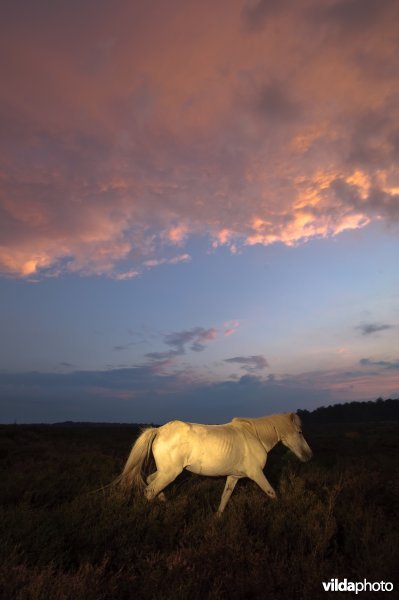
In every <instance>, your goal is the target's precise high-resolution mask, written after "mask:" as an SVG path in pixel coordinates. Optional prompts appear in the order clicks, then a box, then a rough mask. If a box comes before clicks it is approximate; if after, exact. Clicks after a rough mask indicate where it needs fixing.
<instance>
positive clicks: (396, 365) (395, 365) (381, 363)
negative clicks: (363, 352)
mask: <svg viewBox="0 0 399 600" xmlns="http://www.w3.org/2000/svg"><path fill="white" fill-rule="evenodd" d="M359 364H361V365H362V367H383V368H384V369H388V370H394V371H396V370H399V360H395V361H388V360H371V359H370V358H362V359H360V361H359Z"/></svg>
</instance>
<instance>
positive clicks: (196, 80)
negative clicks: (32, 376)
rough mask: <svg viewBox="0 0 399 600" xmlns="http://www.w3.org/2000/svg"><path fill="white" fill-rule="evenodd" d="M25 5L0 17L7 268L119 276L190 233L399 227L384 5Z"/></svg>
mask: <svg viewBox="0 0 399 600" xmlns="http://www.w3.org/2000/svg"><path fill="white" fill-rule="evenodd" d="M172 4H173V3H172ZM34 5H35V9H34V10H33V9H26V11H25V12H24V13H21V12H20V11H18V10H17V9H16V8H13V7H12V6H11V5H9V7H8V8H7V10H6V11H5V12H4V14H3V15H2V16H3V18H2V22H1V24H0V39H1V45H2V52H3V54H4V55H6V56H8V57H9V58H8V61H7V65H5V67H4V72H3V74H2V79H3V86H2V99H1V102H0V126H1V129H2V136H1V140H0V272H1V273H2V274H4V275H8V276H12V277H24V278H27V279H32V278H37V277H54V276H60V275H62V274H63V273H65V272H68V273H79V274H81V275H104V276H108V277H113V278H115V279H117V280H121V281H123V280H128V279H132V278H134V277H137V276H139V274H140V273H142V272H143V271H144V270H145V269H147V268H153V267H157V266H159V265H162V264H177V263H179V262H185V261H188V260H189V254H188V253H187V252H186V248H185V244H187V243H188V242H189V241H190V239H192V238H193V237H196V236H203V237H204V238H206V239H208V240H209V241H210V244H211V245H212V244H214V247H215V248H216V247H220V246H223V245H225V246H227V247H229V248H230V249H231V251H232V252H237V251H238V250H242V249H243V248H245V246H247V245H254V244H262V245H268V244H273V243H276V242H281V243H284V244H287V245H291V246H292V245H295V244H298V243H302V242H304V241H306V240H309V239H312V238H315V237H318V238H323V237H327V236H335V235H339V234H340V233H341V232H342V231H345V230H349V229H358V228H361V227H365V226H367V224H369V223H371V222H373V221H376V220H385V221H386V222H388V223H398V222H399V208H398V206H399V202H398V195H399V169H398V139H399V138H398V127H397V123H398V122H399V106H398V102H397V98H396V94H395V90H396V89H397V87H398V83H399V70H398V68H397V59H396V57H397V54H398V39H397V27H396V23H397V22H398V19H399V4H398V3H397V2H395V1H394V0H382V1H381V2H378V3H376V2H373V1H372V0H365V1H364V2H363V0H362V1H360V0H349V1H348V2H347V1H343V0H340V1H339V2H328V3H320V2H319V0H309V1H306V2H303V3H302V2H292V1H291V0H285V1H284V2H281V1H278V2H277V1H276V0H269V1H266V0H260V1H259V2H250V3H247V4H246V5H245V8H244V9H243V4H242V2H241V0H229V1H227V0H224V1H222V2H218V3H215V5H214V6H212V11H209V10H208V8H207V7H206V6H205V5H204V4H201V3H200V4H196V3H193V2H188V3H185V4H184V8H183V9H182V10H180V8H179V11H177V12H176V18H171V14H172V12H173V9H172V8H171V5H170V4H169V3H164V2H162V1H161V0H155V2H154V3H152V4H151V8H149V7H148V6H147V5H143V6H141V8H140V10H138V9H137V6H136V4H135V3H131V2H128V1H127V0H121V1H120V2H118V6H117V7H116V8H113V9H112V10H111V9H110V7H109V5H108V4H107V3H100V4H99V5H98V6H97V7H96V11H95V14H94V13H93V10H92V3H90V2H89V0H82V2H81V3H80V4H79V6H78V5H77V4H76V3H71V4H69V5H68V10H66V9H60V10H61V13H59V12H57V11H53V10H49V9H48V3H47V2H45V0H37V2H35V3H34ZM60 15H61V16H60ZM82 15H86V17H87V18H82ZM177 15H179V16H177ZM28 22H29V27H27V23H28ZM181 22H184V35H182V34H181V31H182V27H181ZM215 22H217V23H218V27H214V23H215ZM77 23H79V27H76V24H77ZM243 24H244V25H245V26H244V27H243ZM104 31H108V32H109V35H107V36H106V39H104ZM55 32H57V33H56V34H55ZM72 40H73V42H72ZM204 40H206V48H207V51H206V52H204V51H203V48H204ZM182 57H184V60H183V58H182ZM27 99H29V101H28V100H27ZM176 247H179V248H181V253H180V254H179V255H178V256H175V257H174V256H173V254H174V252H175V251H176Z"/></svg>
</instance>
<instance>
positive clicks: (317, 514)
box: [0, 423, 399, 600]
mask: <svg viewBox="0 0 399 600" xmlns="http://www.w3.org/2000/svg"><path fill="white" fill-rule="evenodd" d="M137 433H138V429H137V427H135V426H131V427H128V426H120V427H115V426H113V427H106V426H104V427H101V428H91V427H81V428H74V427H51V426H1V427H0V458H1V480H2V486H1V492H0V502H1V506H0V531H1V539H2V544H1V545H0V565H1V566H0V594H1V597H4V598H7V599H14V598H15V599H18V600H19V599H21V600H22V599H35V600H36V599H37V600H42V599H43V600H49V599H51V600H53V599H54V600H58V599H60V600H61V599H62V600H64V599H65V600H66V599H70V598H71V599H72V598H73V599H79V598H82V599H83V598H84V599H85V600H86V599H87V600H91V599H92V600H103V599H104V600H106V599H111V598H112V599H115V598H116V599H119V598H121V599H125V598H126V599H130V598H134V599H136V598H151V599H169V598H174V599H175V598H176V599H178V598H181V599H186V598H190V600H191V599H196V598H215V599H216V598H233V599H234V598H240V599H241V598H270V599H272V600H279V599H284V600H287V599H288V600H289V599H291V598H292V599H294V598H296V599H302V598H312V599H314V598H315V599H317V598H326V597H328V596H329V595H331V594H330V593H326V592H324V590H323V588H322V581H328V580H329V579H331V578H338V579H344V578H345V577H346V578H347V579H348V580H352V581H362V580H363V579H364V578H366V579H368V580H369V581H381V580H384V581H392V582H393V583H394V586H395V587H394V589H396V590H397V583H398V582H397V581H396V580H395V574H396V569H397V555H396V553H395V548H397V547H398V520H397V509H398V498H399V483H398V476H397V451H398V447H399V436H398V433H399V424H394V423H391V424H372V423H368V424H367V425H357V426H356V425H352V424H351V425H350V426H348V425H345V426H343V425H333V426H331V425H330V426H328V427H327V426H320V425H319V426H316V425H312V426H311V428H310V427H309V428H308V430H307V432H306V437H307V439H308V441H309V443H310V445H311V446H312V448H313V450H314V453H315V458H314V459H313V460H312V461H311V462H309V463H306V464H302V463H300V462H298V460H297V459H296V458H295V457H294V456H293V455H292V454H290V453H289V452H288V451H286V450H285V449H284V448H282V447H279V448H276V449H275V450H274V451H273V452H272V453H271V454H270V457H269V461H268V464H267V466H266V474H267V476H268V478H269V480H270V482H271V483H272V485H273V486H274V487H275V489H276V491H277V492H278V497H279V499H278V501H277V502H272V501H270V500H269V499H268V498H267V497H266V496H265V495H264V494H263V493H262V492H261V491H260V489H259V488H258V487H257V486H256V484H254V483H253V482H251V481H248V480H242V481H240V482H239V483H238V485H237V487H236V490H235V491H234V493H233V495H232V498H231V500H230V502H229V504H228V505H227V508H226V511H225V513H224V515H223V517H222V518H221V519H216V518H215V517H214V512H215V510H216V508H217V506H218V503H219V500H220V495H221V493H222V490H223V486H224V479H222V478H206V477H199V476H195V475H191V474H189V473H184V474H183V475H182V476H180V477H179V478H178V479H177V480H176V482H174V483H173V484H172V485H171V486H169V488H167V496H168V502H167V503H166V504H163V503H158V502H155V503H152V504H149V503H147V502H146V501H145V500H144V499H143V498H141V497H137V496H134V495H133V497H132V498H131V499H130V500H128V501H127V500H126V499H124V498H122V497H120V496H118V495H117V494H115V493H110V492H109V491H108V490H104V491H100V492H98V493H95V494H93V493H90V492H91V490H93V489H95V488H98V487H99V486H101V485H102V484H107V483H108V482H109V481H111V480H112V479H113V478H114V477H115V475H116V474H118V473H119V471H120V469H121V468H122V466H123V463H124V461H125V459H126V456H127V454H128V452H129V449H130V447H131V444H132V443H133V441H134V439H135V437H136V436H137ZM333 594H334V595H333V597H334V598H336V597H338V598H339V597H340V596H342V594H345V593H339V592H338V593H333ZM391 594H392V596H391V597H393V594H394V592H392V593H391ZM374 596H375V594H374ZM374 596H373V594H371V595H369V594H368V593H367V592H363V593H362V598H368V597H370V598H372V597H374ZM345 597H348V593H346V594H345Z"/></svg>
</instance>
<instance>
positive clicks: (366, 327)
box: [356, 323, 393, 335]
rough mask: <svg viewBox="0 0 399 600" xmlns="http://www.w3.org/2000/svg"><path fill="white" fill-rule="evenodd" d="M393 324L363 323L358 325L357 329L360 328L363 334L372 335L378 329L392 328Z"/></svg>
mask: <svg viewBox="0 0 399 600" xmlns="http://www.w3.org/2000/svg"><path fill="white" fill-rule="evenodd" d="M392 328H393V325H386V324H385V325H384V324H382V323H362V324H361V325H358V326H357V327H356V329H360V331H361V332H362V335H371V334H373V333H377V332H378V331H385V330H386V329H392Z"/></svg>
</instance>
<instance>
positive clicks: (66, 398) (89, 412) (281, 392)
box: [0, 363, 331, 423]
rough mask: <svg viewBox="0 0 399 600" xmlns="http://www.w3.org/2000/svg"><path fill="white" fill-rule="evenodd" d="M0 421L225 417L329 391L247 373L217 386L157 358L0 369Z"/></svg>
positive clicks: (316, 399) (318, 399)
mask: <svg viewBox="0 0 399 600" xmlns="http://www.w3.org/2000/svg"><path fill="white" fill-rule="evenodd" d="M0 398H1V402H0V409H1V412H0V415H1V417H0V422H3V423H12V422H15V421H16V422H18V423H35V422H57V421H66V420H73V421H110V422H112V421H116V422H118V421H123V422H147V423H148V422H154V423H162V422H165V421H169V420H171V419H175V418H180V419H184V420H187V421H199V422H210V423H212V422H214V423H218V422H224V421H228V420H230V419H231V418H232V417H233V416H237V415H242V416H245V415H251V416H256V415H259V416H260V415H262V414H268V413H273V412H284V411H288V410H296V409H297V408H314V407H316V406H319V405H321V404H324V403H326V402H331V397H330V394H329V392H328V391H327V390H326V389H318V390H315V389H311V388H310V387H307V386H300V385H299V386H298V385H296V384H295V380H294V379H286V380H281V381H280V380H279V381H276V380H275V379H274V378H273V377H270V376H269V377H268V378H267V379H262V378H260V377H257V376H255V375H254V374H246V375H244V376H242V377H241V378H240V379H238V380H236V381H233V380H226V381H221V382H217V383H205V382H198V381H191V382H190V381H188V376H187V374H185V373H175V374H171V375H170V374H162V373H160V372H159V363H156V365H152V364H151V365H144V366H141V367H132V368H124V369H110V370H104V371H73V372H70V373H39V372H26V373H0Z"/></svg>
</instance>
